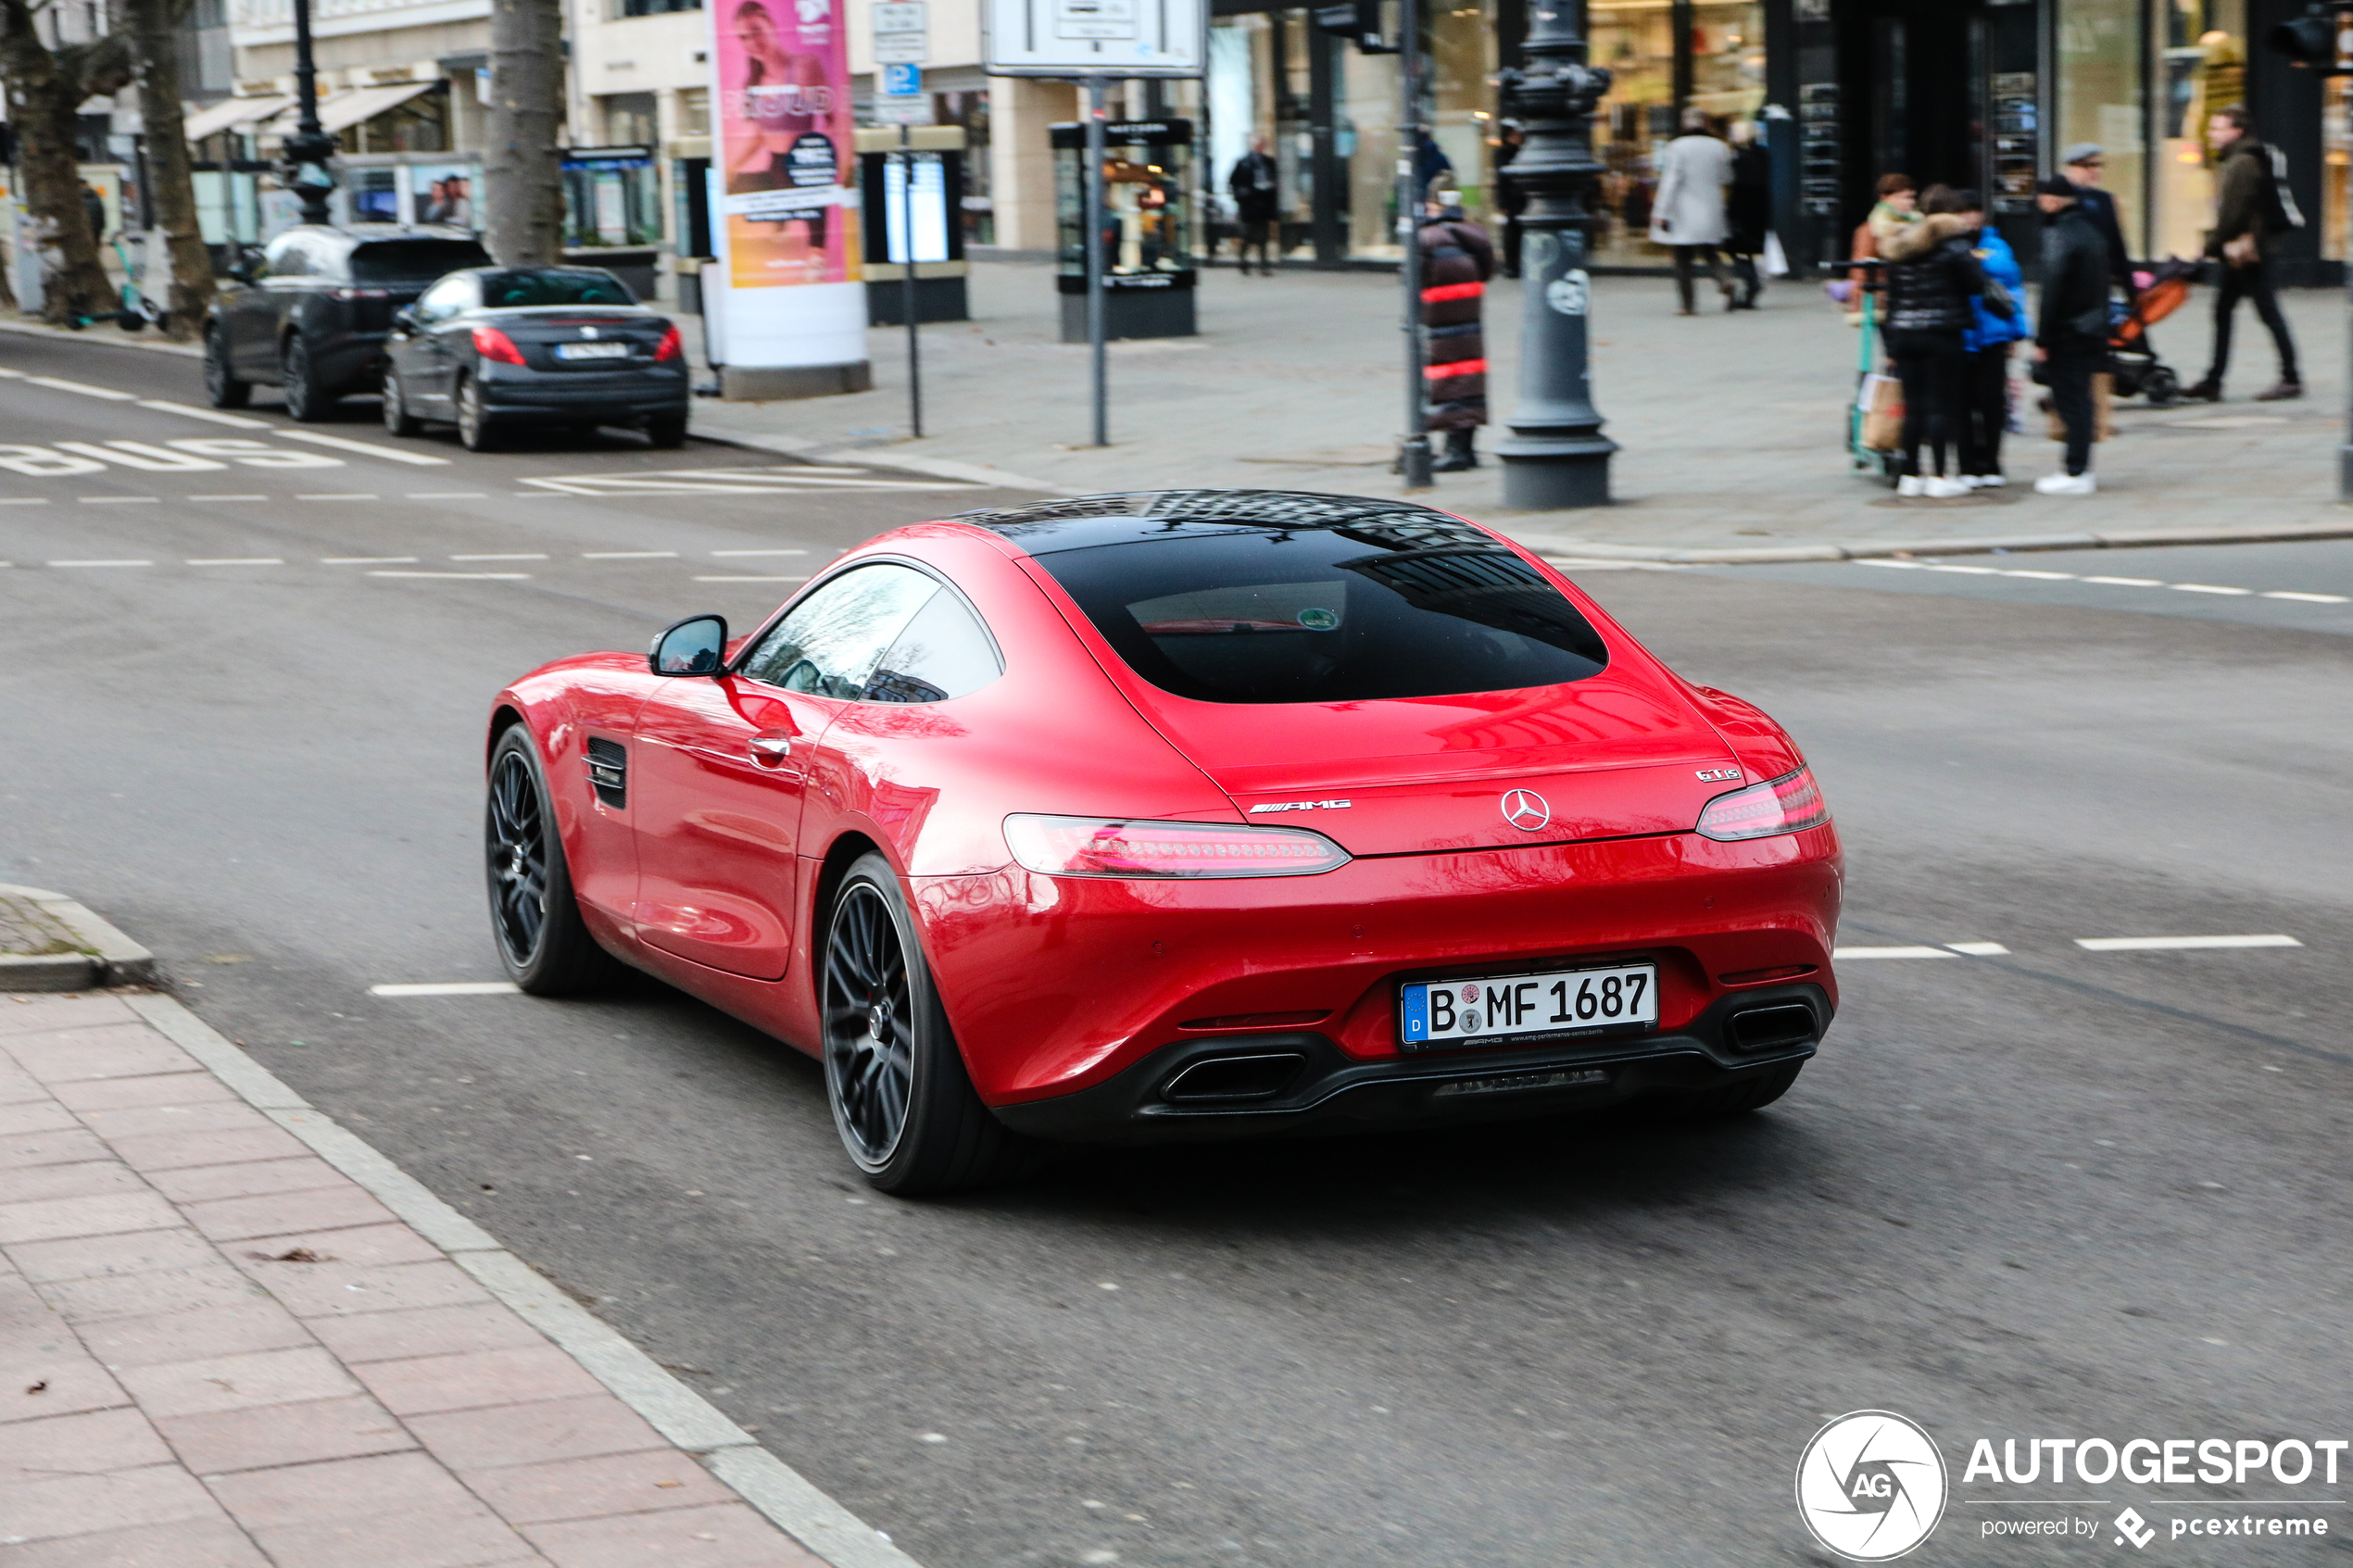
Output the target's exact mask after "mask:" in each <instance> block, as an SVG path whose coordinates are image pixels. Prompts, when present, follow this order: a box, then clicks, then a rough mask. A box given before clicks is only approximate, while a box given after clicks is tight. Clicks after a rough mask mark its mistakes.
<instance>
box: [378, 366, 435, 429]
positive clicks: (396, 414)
mask: <svg viewBox="0 0 2353 1568" xmlns="http://www.w3.org/2000/svg"><path fill="white" fill-rule="evenodd" d="M424 428H425V423H424V421H423V420H421V419H419V418H417V416H416V415H414V414H412V413H410V412H409V399H408V398H406V397H405V396H403V395H401V392H400V372H399V371H397V370H394V369H393V368H392V367H391V366H389V365H387V366H385V367H384V433H385V434H387V435H415V434H417V433H419V432H421V431H422V430H423V429H424Z"/></svg>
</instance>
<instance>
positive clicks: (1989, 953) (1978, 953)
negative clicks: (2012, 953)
mask: <svg viewBox="0 0 2353 1568" xmlns="http://www.w3.org/2000/svg"><path fill="white" fill-rule="evenodd" d="M1944 945H1945V946H1946V947H1950V948H1952V949H1953V951H1955V952H1957V953H1959V954H1961V955H1962V956H1963V957H1964V958H1971V959H1998V958H2000V957H2002V956H2003V955H2004V954H2006V953H2007V952H2008V951H2009V949H2008V948H2007V947H2003V946H2002V945H2001V944H2000V943H1999V942H1947V943H1945V944H1944Z"/></svg>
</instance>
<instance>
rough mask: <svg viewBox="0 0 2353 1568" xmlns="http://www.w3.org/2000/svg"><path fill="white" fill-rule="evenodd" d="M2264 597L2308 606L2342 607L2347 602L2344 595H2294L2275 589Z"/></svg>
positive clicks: (2281, 589)
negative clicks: (2293, 601) (2292, 601)
mask: <svg viewBox="0 0 2353 1568" xmlns="http://www.w3.org/2000/svg"><path fill="white" fill-rule="evenodd" d="M2264 597H2265V598H2267V599H2294V600H2296V602H2297V603H2299V604H2308V605H2341V604H2344V603H2345V602H2346V597H2345V596H2344V595H2343V594H2292V593H2290V592H2288V591H2287V590H2286V589H2284V588H2280V589H2275V590H2273V591H2272V592H2271V593H2268V594H2266V595H2264Z"/></svg>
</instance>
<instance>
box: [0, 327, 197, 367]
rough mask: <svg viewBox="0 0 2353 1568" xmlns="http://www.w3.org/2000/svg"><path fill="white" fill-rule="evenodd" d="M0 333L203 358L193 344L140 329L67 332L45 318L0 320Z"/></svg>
mask: <svg viewBox="0 0 2353 1568" xmlns="http://www.w3.org/2000/svg"><path fill="white" fill-rule="evenodd" d="M0 332H19V333H21V334H22V335H24V336H26V337H53V338H57V339H60V340H61V341H63V342H67V343H94V344H99V345H104V346H107V347H110V348H144V349H145V350H146V351H147V352H148V353H150V354H179V355H183V356H185V357H186V358H191V359H201V358H204V350H203V349H202V348H200V347H198V346H197V345H195V344H192V343H174V342H172V341H171V340H170V338H167V337H164V336H162V335H161V334H157V336H155V337H149V336H147V335H146V334H145V333H144V332H120V331H117V332H104V331H101V332H100V333H99V335H97V336H95V337H94V336H92V335H91V333H90V332H89V331H88V330H87V329H85V330H83V331H82V332H71V331H69V330H68V329H66V328H64V327H53V326H51V325H50V324H49V323H48V322H46V321H0Z"/></svg>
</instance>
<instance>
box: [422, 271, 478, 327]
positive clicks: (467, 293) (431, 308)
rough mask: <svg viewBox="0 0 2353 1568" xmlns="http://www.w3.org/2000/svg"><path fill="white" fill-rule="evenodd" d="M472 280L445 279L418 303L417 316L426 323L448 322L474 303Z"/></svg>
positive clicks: (430, 289) (435, 285)
mask: <svg viewBox="0 0 2353 1568" xmlns="http://www.w3.org/2000/svg"><path fill="white" fill-rule="evenodd" d="M473 288H474V282H473V280H472V278H444V279H442V280H441V282H437V283H435V284H434V286H433V287H431V288H429V289H427V290H426V291H425V293H424V297H423V298H422V299H420V300H418V301H417V315H418V317H419V319H421V320H426V321H446V320H449V318H450V317H452V316H455V315H456V314H458V312H459V311H460V310H463V309H465V308H466V307H468V306H470V305H472V303H473Z"/></svg>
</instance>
